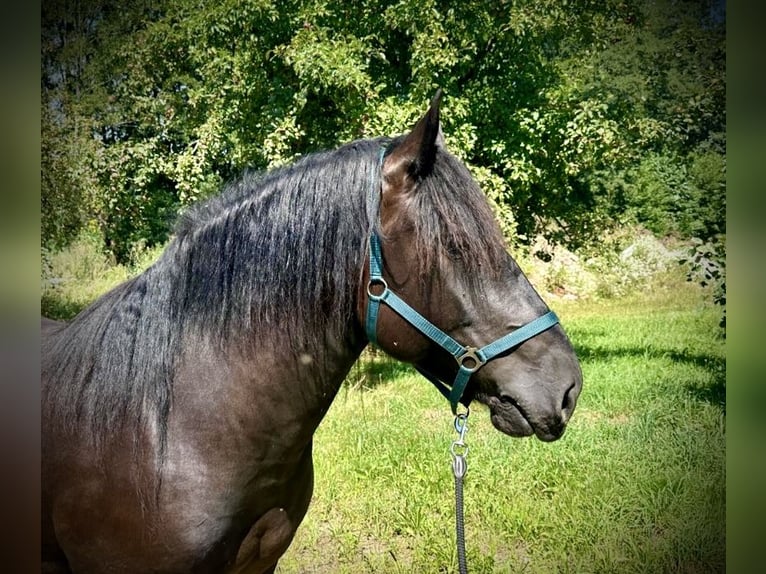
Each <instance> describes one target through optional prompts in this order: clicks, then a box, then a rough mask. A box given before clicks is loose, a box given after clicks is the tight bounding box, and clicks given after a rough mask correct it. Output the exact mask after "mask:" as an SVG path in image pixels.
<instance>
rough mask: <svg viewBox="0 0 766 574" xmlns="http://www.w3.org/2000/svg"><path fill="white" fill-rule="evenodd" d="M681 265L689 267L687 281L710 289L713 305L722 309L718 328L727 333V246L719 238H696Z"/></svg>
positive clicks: (680, 261)
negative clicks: (708, 239) (707, 239)
mask: <svg viewBox="0 0 766 574" xmlns="http://www.w3.org/2000/svg"><path fill="white" fill-rule="evenodd" d="M679 263H681V264H682V265H686V266H687V274H686V279H687V280H688V281H692V282H695V283H697V284H699V285H701V286H702V287H706V288H710V289H711V291H712V299H713V303H715V304H716V305H719V306H720V307H721V308H722V314H721V320H720V321H719V322H718V326H719V327H720V328H721V329H722V330H723V333H724V334H725V333H726V246H725V245H724V243H723V239H722V238H721V237H720V236H719V237H716V238H714V239H712V240H710V241H703V240H702V239H699V238H696V237H695V238H694V239H693V241H692V244H691V246H690V247H689V248H688V251H687V254H686V257H684V258H682V259H680V260H679Z"/></svg>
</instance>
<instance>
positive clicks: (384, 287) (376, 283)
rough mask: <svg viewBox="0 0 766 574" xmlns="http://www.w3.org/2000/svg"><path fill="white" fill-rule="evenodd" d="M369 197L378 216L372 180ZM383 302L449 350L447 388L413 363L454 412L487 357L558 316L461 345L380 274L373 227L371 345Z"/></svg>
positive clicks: (528, 336)
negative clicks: (452, 372) (451, 368)
mask: <svg viewBox="0 0 766 574" xmlns="http://www.w3.org/2000/svg"><path fill="white" fill-rule="evenodd" d="M384 153H385V148H383V149H381V151H380V161H379V167H382V165H383V157H384ZM371 187H372V189H371V195H372V197H371V199H372V201H373V206H375V207H376V208H377V209H375V216H376V217H380V209H379V205H380V204H379V201H378V199H379V198H378V197H377V196H376V193H375V191H376V187H375V180H374V177H373V181H372V184H371ZM381 303H385V304H386V305H387V306H388V307H390V308H391V309H392V310H393V311H395V312H396V313H397V314H398V315H399V316H400V317H402V319H404V320H405V321H407V322H408V323H409V324H410V325H412V326H413V327H415V329H417V330H418V331H420V332H421V333H422V334H423V335H425V336H426V337H428V338H429V339H430V340H431V341H433V342H434V343H436V344H437V345H439V346H440V347H441V348H442V349H444V350H445V351H447V352H448V353H450V354H451V355H452V356H453V357H454V358H455V360H456V361H457V364H458V372H457V375H456V376H455V381H454V382H453V383H452V389H451V390H450V389H449V388H448V387H447V386H446V385H445V384H444V383H443V382H442V381H440V380H439V379H437V378H436V377H434V376H433V375H431V374H430V373H428V372H426V371H424V370H423V369H421V368H420V367H417V366H416V367H415V368H416V369H417V370H418V371H419V372H420V373H421V374H422V375H423V376H424V377H425V378H427V379H428V380H429V381H431V383H433V384H434V386H435V387H436V388H437V389H438V390H439V392H441V393H442V394H443V395H444V396H445V397H446V398H447V399H448V400H449V402H450V405H451V407H452V412H453V413H455V414H457V405H458V403H459V402H462V403H463V404H464V405H465V406H466V407H467V406H468V403H469V402H470V401H468V402H465V400H464V399H463V393H464V392H465V389H466V386H467V385H468V381H469V380H470V378H471V375H473V373H475V372H476V371H478V370H479V369H480V368H481V367H482V366H484V365H485V364H486V363H487V362H488V361H490V360H492V359H493V358H495V357H496V356H498V355H499V354H501V353H504V352H505V351H508V350H510V349H513V348H514V347H516V346H518V345H520V344H521V343H523V342H524V341H526V340H527V339H531V338H532V337H535V336H537V335H539V334H540V333H542V332H543V331H546V330H548V329H550V328H551V327H552V326H553V325H555V324H556V323H558V322H559V319H558V317H557V316H556V314H555V313H554V312H553V311H548V312H547V313H545V314H544V315H541V316H540V317H538V318H537V319H534V320H533V321H530V322H529V323H526V324H525V325H523V326H521V327H519V328H518V329H516V330H515V331H512V332H510V333H508V334H507V335H505V336H503V337H500V338H499V339H497V340H495V341H493V342H492V343H490V344H488V345H485V346H484V347H481V348H476V347H471V346H466V345H461V344H460V343H458V342H457V341H456V340H455V339H453V338H452V337H450V336H449V335H448V334H447V333H445V332H444V331H442V330H441V329H439V328H438V327H437V326H436V325H434V324H433V323H431V322H430V321H429V320H428V319H426V318H425V317H423V316H422V315H421V314H420V313H418V312H417V311H416V310H415V309H413V308H412V307H410V306H409V305H408V304H407V303H406V302H405V301H403V300H402V299H401V298H400V297H399V296H398V295H397V294H396V293H394V292H393V291H391V289H390V288H389V287H388V284H387V283H386V280H385V279H384V278H383V254H382V251H381V247H380V237H378V234H377V233H376V232H375V231H374V230H373V231H372V232H371V234H370V279H369V282H368V284H367V318H366V321H365V330H366V331H367V338H368V339H369V341H370V342H371V343H372V344H373V345H376V346H377V345H378V337H377V330H378V329H377V326H378V313H379V311H380V304H381Z"/></svg>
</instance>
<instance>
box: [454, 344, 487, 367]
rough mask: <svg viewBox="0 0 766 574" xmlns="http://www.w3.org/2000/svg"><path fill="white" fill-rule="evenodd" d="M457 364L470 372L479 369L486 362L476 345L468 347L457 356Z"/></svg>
mask: <svg viewBox="0 0 766 574" xmlns="http://www.w3.org/2000/svg"><path fill="white" fill-rule="evenodd" d="M455 360H456V361H457V364H458V365H460V366H461V367H462V368H464V369H465V370H466V371H468V372H469V373H474V372H476V371H478V370H479V369H480V368H481V366H482V365H483V364H484V363H486V361H484V360H483V359H482V358H481V356H480V355H479V349H477V348H476V347H466V348H465V352H464V353H463V354H462V355H460V356H459V357H455Z"/></svg>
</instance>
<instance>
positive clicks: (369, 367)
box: [343, 347, 417, 389]
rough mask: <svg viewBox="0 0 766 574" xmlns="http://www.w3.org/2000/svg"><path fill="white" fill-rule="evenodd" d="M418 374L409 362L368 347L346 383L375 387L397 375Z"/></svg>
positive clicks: (362, 386) (361, 386)
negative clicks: (403, 361)
mask: <svg viewBox="0 0 766 574" xmlns="http://www.w3.org/2000/svg"><path fill="white" fill-rule="evenodd" d="M414 374H417V371H416V370H415V369H414V368H412V366H410V365H408V364H407V363H402V362H401V361H397V360H396V359H393V358H391V357H389V356H387V355H386V354H385V353H383V352H382V351H379V350H377V349H373V348H370V347H367V348H366V349H365V350H364V352H362V355H361V357H359V359H358V360H357V362H356V363H355V364H354V366H353V367H352V368H351V372H349V374H348V375H347V376H346V380H345V381H344V382H343V384H344V385H348V386H350V387H352V388H362V389H374V388H375V387H377V386H379V385H382V384H385V383H388V382H390V381H392V380H393V379H395V378H397V377H402V376H406V375H414Z"/></svg>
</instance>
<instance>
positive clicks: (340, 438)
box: [278, 285, 725, 574]
mask: <svg viewBox="0 0 766 574" xmlns="http://www.w3.org/2000/svg"><path fill="white" fill-rule="evenodd" d="M554 308H555V309H556V311H557V312H558V313H559V315H560V316H561V317H562V318H563V321H564V324H565V327H566V329H567V331H568V332H569V334H570V336H571V338H572V340H573V342H574V344H575V347H576V349H577V352H578V355H579V356H580V358H581V362H582V367H583V372H584V377H585V383H584V390H583V393H582V395H581V398H580V401H579V404H578V407H577V410H576V412H575V415H574V417H573V419H572V421H571V423H570V426H569V428H568V430H567V433H566V434H565V435H564V437H563V438H562V439H561V440H560V441H558V442H555V443H548V444H546V443H542V442H539V441H537V440H536V439H511V438H509V437H506V436H504V435H501V434H500V433H498V432H497V431H496V430H494V428H493V427H492V426H491V424H490V422H489V418H488V414H487V412H486V409H484V408H483V407H478V406H476V407H474V408H473V409H472V414H471V417H470V421H469V427H470V430H469V434H468V444H469V446H470V449H471V450H470V453H469V455H468V464H469V472H468V475H467V476H466V482H465V520H466V545H467V551H468V566H469V571H471V572H527V573H537V572H539V573H550V572H573V573H597V572H604V573H607V572H609V573H615V572H620V573H622V572H646V573H657V572H679V573H697V572H723V571H724V566H725V535H724V533H725V476H724V467H725V434H724V426H725V355H724V343H723V340H722V339H721V338H720V336H719V335H718V329H717V322H718V310H717V309H711V308H710V307H708V306H705V305H703V304H702V300H701V299H700V296H699V293H698V292H697V291H696V290H695V289H693V288H692V287H691V286H684V285H681V286H676V288H674V289H664V290H660V291H659V292H656V291H655V292H650V293H648V294H643V295H634V296H632V297H630V298H626V299H622V300H619V301H607V302H601V303H587V304H582V303H566V304H563V303H562V304H559V305H554ZM375 361H376V366H375V367H374V369H373V370H372V371H371V373H372V374H370V373H367V372H366V370H365V368H364V367H362V368H360V369H358V370H357V371H356V372H355V373H352V377H351V378H352V381H351V382H350V383H349V384H347V385H344V387H343V388H342V389H341V392H340V394H339V396H338V398H337V399H336V400H335V402H334V404H333V406H332V408H331V410H330V412H329V413H328V415H327V417H326V418H325V420H324V421H323V422H322V424H321V426H320V428H319V430H318V432H317V434H316V437H315V438H316V440H315V456H314V458H315V467H316V486H315V494H314V498H313V500H312V504H311V507H310V509H309V513H308V515H307V517H306V519H305V520H304V522H303V524H302V525H301V527H300V529H299V531H298V534H297V535H296V538H295V540H294V542H293V545H292V546H291V547H290V549H289V550H288V552H287V554H286V555H285V556H284V558H283V559H282V561H281V562H280V565H279V568H278V572H280V573H282V574H285V573H292V572H328V573H329V572H338V573H344V572H345V573H360V572H456V571H457V561H456V554H455V550H454V545H455V535H454V514H453V512H454V509H453V505H454V501H453V496H454V494H453V479H452V475H451V469H450V464H449V460H450V457H449V451H448V449H449V445H450V443H451V441H452V440H453V438H454V436H455V434H454V430H453V429H452V418H451V414H450V410H449V406H448V405H447V403H446V402H445V401H444V399H443V398H442V397H441V395H439V394H438V393H437V392H436V391H435V390H434V389H433V388H432V387H431V386H430V384H429V383H428V382H426V381H425V380H424V379H422V378H420V377H419V376H418V375H416V374H414V372H412V371H410V370H409V369H402V368H400V367H394V366H391V367H388V369H389V370H388V371H386V367H385V362H386V361H385V360H383V359H381V358H377V359H375ZM381 372H384V373H385V374H386V376H387V380H385V381H383V382H381V381H380V380H376V379H375V376H374V375H375V373H378V374H379V373H381ZM368 383H371V385H370V386H372V388H368Z"/></svg>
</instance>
